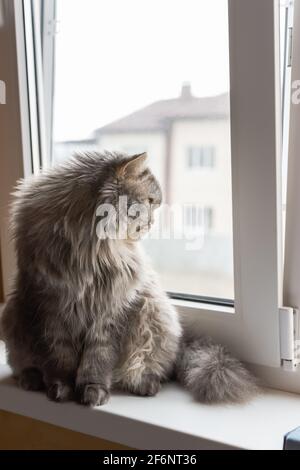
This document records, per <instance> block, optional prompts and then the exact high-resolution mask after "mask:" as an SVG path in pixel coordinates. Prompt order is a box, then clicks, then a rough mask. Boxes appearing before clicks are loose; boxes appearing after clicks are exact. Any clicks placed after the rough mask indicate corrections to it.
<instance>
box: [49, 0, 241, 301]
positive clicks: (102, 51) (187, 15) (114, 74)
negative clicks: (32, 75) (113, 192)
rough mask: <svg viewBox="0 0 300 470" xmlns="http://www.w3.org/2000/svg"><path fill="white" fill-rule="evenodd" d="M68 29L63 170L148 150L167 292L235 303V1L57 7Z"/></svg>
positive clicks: (159, 263)
mask: <svg viewBox="0 0 300 470" xmlns="http://www.w3.org/2000/svg"><path fill="white" fill-rule="evenodd" d="M57 19H58V21H59V32H58V34H57V35H56V47H55V68H54V70H55V76H54V80H55V83H54V85H55V86H54V132H53V155H52V161H54V162H58V161H62V160H64V159H66V158H68V157H69V156H70V155H71V154H72V152H73V151H78V150H80V151H82V150H99V151H100V150H103V149H108V150H121V151H125V152H127V153H129V154H135V153H141V152H144V151H147V152H148V155H149V162H150V165H151V167H152V169H153V172H154V173H155V175H156V176H157V178H158V179H159V181H160V183H161V186H162V190H163V195H164V203H165V204H167V205H168V208H169V210H167V211H165V210H160V218H162V217H163V215H164V214H166V213H168V214H169V215H170V213H171V217H170V218H171V220H172V223H171V224H169V226H170V225H172V227H171V228H172V230H169V233H168V236H165V234H164V233H161V232H160V233H159V234H158V235H157V232H159V230H157V227H161V226H164V227H165V226H166V225H168V223H167V222H166V221H164V222H163V223H161V222H160V218H158V220H157V225H156V229H155V230H153V234H152V233H151V234H149V236H148V238H146V239H145V240H144V242H143V243H144V246H145V248H146V250H147V252H148V254H149V256H150V258H151V259H152V262H153V264H154V267H155V268H156V269H157V271H158V272H159V274H160V276H161V280H162V283H163V286H164V287H165V289H166V290H168V291H171V292H182V293H185V294H197V295H204V296H212V297H222V298H229V299H233V297H234V288H233V284H234V283H233V250H232V200H231V147H230V109H229V89H230V86H229V39H228V4H227V0H210V1H209V2H208V1H207V0H184V1H183V0H164V1H161V0H152V1H150V0H101V1H99V0H84V1H83V0H57ZM185 206H187V207H192V209H191V208H187V209H186V210H185ZM170 232H171V233H170Z"/></svg>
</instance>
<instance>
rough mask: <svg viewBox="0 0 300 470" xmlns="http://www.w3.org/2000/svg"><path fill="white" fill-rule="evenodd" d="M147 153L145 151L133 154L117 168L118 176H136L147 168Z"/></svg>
mask: <svg viewBox="0 0 300 470" xmlns="http://www.w3.org/2000/svg"><path fill="white" fill-rule="evenodd" d="M147 159H148V155H147V153H146V152H144V153H140V154H138V155H133V156H132V157H130V158H129V159H127V160H126V161H125V162H123V163H122V164H121V165H120V166H119V168H118V176H137V175H139V174H140V173H142V172H143V171H144V170H145V169H146V168H147Z"/></svg>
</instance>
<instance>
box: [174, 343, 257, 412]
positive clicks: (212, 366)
mask: <svg viewBox="0 0 300 470" xmlns="http://www.w3.org/2000/svg"><path fill="white" fill-rule="evenodd" d="M176 377H177V380H178V381H179V382H180V383H181V384H182V385H183V386H184V387H185V388H186V389H187V390H189V391H190V392H191V393H192V394H193V396H194V398H195V399H196V400H199V401H201V402H204V403H221V402H244V401H247V400H248V399H250V398H251V397H252V396H253V395H254V394H256V393H258V390H259V388H258V385H257V380H256V379H255V378H254V377H253V376H252V374H251V373H250V372H249V371H248V370H247V369H246V368H245V366H244V365H243V364H242V363H241V362H240V361H238V360H237V359H235V358H233V357H232V356H231V355H230V353H229V352H228V351H227V349H226V348H225V347H224V346H221V345H219V344H215V343H214V342H213V341H211V340H210V339H209V338H201V339H195V340H186V339H182V343H181V347H180V351H179V354H178V358H177V364H176Z"/></svg>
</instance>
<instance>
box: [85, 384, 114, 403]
mask: <svg viewBox="0 0 300 470" xmlns="http://www.w3.org/2000/svg"><path fill="white" fill-rule="evenodd" d="M109 396H110V395H109V391H108V390H107V389H106V388H103V386H102V385H99V384H86V385H84V386H83V387H82V388H81V392H80V403H82V404H83V405H86V406H101V405H105V403H107V402H108V400H109Z"/></svg>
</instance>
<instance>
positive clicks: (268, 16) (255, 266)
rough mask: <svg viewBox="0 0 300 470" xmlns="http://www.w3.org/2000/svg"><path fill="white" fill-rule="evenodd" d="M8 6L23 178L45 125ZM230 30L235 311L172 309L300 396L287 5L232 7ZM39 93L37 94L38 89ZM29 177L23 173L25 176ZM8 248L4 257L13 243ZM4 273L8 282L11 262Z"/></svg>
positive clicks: (14, 12)
mask: <svg viewBox="0 0 300 470" xmlns="http://www.w3.org/2000/svg"><path fill="white" fill-rule="evenodd" d="M6 3H7V4H9V3H10V4H11V5H12V4H13V7H12V6H11V7H9V15H10V16H11V19H12V18H13V19H14V21H12V22H11V27H14V23H16V24H17V25H18V27H17V28H16V33H14V32H13V31H12V34H13V35H14V34H16V37H17V40H16V48H15V51H14V52H13V53H14V54H15V57H14V59H15V62H16V66H17V68H18V86H19V89H18V96H19V103H22V102H23V106H21V110H20V109H19V110H17V109H16V110H15V112H16V113H17V114H16V115H17V117H18V121H19V122H20V133H19V135H18V142H19V144H20V143H21V144H22V150H23V151H22V152H20V153H19V155H18V159H19V160H18V161H16V159H15V160H14V161H13V162H8V165H9V168H11V169H12V170H13V171H12V175H14V176H15V174H16V172H15V171H14V168H15V166H14V165H16V164H17V165H18V166H20V163H22V168H23V165H25V166H24V167H26V168H27V172H28V158H29V157H32V145H31V144H32V142H30V128H31V129H32V126H33V125H37V126H38V122H37V120H36V122H35V123H33V122H32V121H31V122H30V106H29V101H30V99H29V93H28V88H30V87H28V86H27V87H24V83H27V81H31V80H32V79H33V77H32V76H31V75H30V70H28V68H26V66H25V65H26V61H25V57H26V48H25V44H24V41H22V38H23V39H24V37H25V28H24V21H23V20H24V16H23V13H24V12H23V6H24V5H23V0H14V1H13V2H10V0H9V1H8V2H7V1H6ZM25 3H26V2H25ZM229 29H230V31H229V36H230V75H231V143H232V193H233V243H234V278H235V303H234V307H233V306H232V305H228V303H226V302H227V301H226V299H225V301H224V302H223V303H222V300H223V299H219V300H220V301H221V302H220V303H219V304H215V303H214V302H213V300H214V299H209V298H206V299H205V298H204V299H203V301H202V302H199V299H195V301H193V300H191V299H184V298H180V299H173V300H172V302H173V304H174V305H175V306H176V308H177V309H178V311H179V312H180V314H181V316H182V321H183V323H186V324H187V327H193V328H194V329H195V331H199V333H200V334H208V335H210V336H213V337H214V338H215V339H216V340H217V341H220V342H222V343H223V344H226V345H227V346H229V347H230V349H231V350H232V352H233V353H235V354H237V355H238V357H240V358H241V359H243V360H244V361H246V362H248V363H251V364H252V366H253V368H254V369H255V370H257V371H258V373H259V374H260V375H262V376H263V377H264V379H265V380H266V382H267V383H269V384H271V383H272V384H273V386H274V384H275V386H277V387H280V388H283V389H287V390H292V389H293V391H299V392H300V374H299V373H295V374H292V375H293V378H292V380H291V376H289V380H287V375H286V374H287V373H286V372H285V371H283V370H282V368H281V357H280V339H279V338H280V332H279V308H280V307H281V306H282V277H283V272H282V266H283V260H282V211H281V208H282V205H281V204H282V197H281V174H282V170H281V119H280V116H281V114H280V106H281V96H280V68H279V1H278V0H264V2H261V0H251V2H249V0H229ZM249 38H251V40H249ZM0 60H1V59H0ZM40 78H41V77H40ZM37 79H39V78H38V75H37V74H35V80H37ZM24 80H25V81H24ZM35 86H36V90H37V89H38V84H37V83H35ZM48 101H49V100H48ZM11 105H12V106H13V104H12V103H11ZM9 106H10V104H9ZM40 110H41V111H42V107H41V108H40ZM258 110H259V111H258ZM44 111H45V110H44ZM41 122H43V121H41V120H40V121H39V125H41ZM2 146H3V145H2V143H1V142H0V151H1V154H2V155H5V157H6V159H7V161H8V159H9V155H10V152H8V153H7V154H5V153H2ZM24 162H27V163H25V164H24ZM24 174H26V172H25V171H20V172H19V175H18V176H23V175H24ZM254 183H255V188H254V186H253V184H254ZM8 186H9V185H6V188H8ZM9 189H11V188H9ZM7 190H8V189H7ZM6 200H8V196H7V198H6V199H5V201H6ZM266 214H267V216H266ZM1 241H2V253H3V252H5V250H6V246H7V243H8V242H7V237H6V238H5V239H4V240H3V239H2V240H1ZM3 267H4V270H3V272H4V277H5V278H7V275H8V271H7V263H6V265H4V266H3ZM6 292H7V290H6ZM179 295H180V294H179ZM216 300H218V299H216ZM292 382H293V385H291V383H292ZM276 384H277V385H276Z"/></svg>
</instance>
